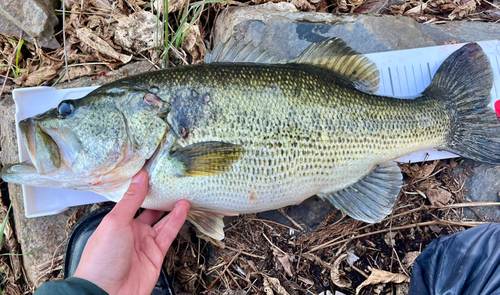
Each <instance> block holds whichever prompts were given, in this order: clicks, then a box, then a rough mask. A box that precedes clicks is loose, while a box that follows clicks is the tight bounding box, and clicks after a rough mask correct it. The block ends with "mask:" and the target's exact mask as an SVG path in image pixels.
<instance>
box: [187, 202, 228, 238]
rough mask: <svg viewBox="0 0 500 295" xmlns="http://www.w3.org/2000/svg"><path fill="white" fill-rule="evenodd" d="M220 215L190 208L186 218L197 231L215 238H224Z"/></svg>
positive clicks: (222, 222)
mask: <svg viewBox="0 0 500 295" xmlns="http://www.w3.org/2000/svg"><path fill="white" fill-rule="evenodd" d="M222 218H223V217H222V216H220V215H217V214H214V213H210V212H205V211H198V210H192V209H191V210H190V211H189V214H188V216H187V220H189V222H191V223H192V224H193V225H194V226H196V228H198V230H199V231H201V232H202V233H204V234H206V235H207V236H209V237H211V238H213V239H216V240H219V241H220V240H222V239H224V221H223V220H222Z"/></svg>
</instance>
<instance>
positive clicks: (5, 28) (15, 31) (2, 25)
mask: <svg viewBox="0 0 500 295" xmlns="http://www.w3.org/2000/svg"><path fill="white" fill-rule="evenodd" d="M0 32H1V33H2V34H5V35H7V36H13V37H19V36H20V35H21V32H22V30H21V29H20V28H19V27H17V26H16V25H14V24H12V23H11V22H9V21H8V20H7V18H6V17H4V16H3V15H0ZM23 39H24V40H26V41H28V42H30V43H34V42H33V37H31V36H29V35H27V34H24V35H23ZM38 46H40V47H43V48H50V49H58V48H59V47H61V44H59V42H57V40H56V38H54V37H52V39H49V40H47V41H43V42H41V43H38Z"/></svg>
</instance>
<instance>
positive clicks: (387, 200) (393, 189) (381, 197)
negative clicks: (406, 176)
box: [318, 162, 403, 223]
mask: <svg viewBox="0 0 500 295" xmlns="http://www.w3.org/2000/svg"><path fill="white" fill-rule="evenodd" d="M402 186H403V175H402V174H401V170H400V169H399V167H398V165H397V164H396V163H395V162H387V163H385V164H383V165H380V166H378V167H377V168H375V169H374V170H373V171H372V172H371V173H370V174H368V175H367V176H365V177H364V178H363V179H361V180H359V181H358V182H356V183H355V184H354V185H352V186H350V187H348V188H345V189H343V190H339V191H334V192H324V193H320V194H318V196H319V197H321V198H323V199H325V198H326V199H328V201H330V202H331V203H332V204H333V205H334V206H335V207H336V208H337V209H340V210H342V211H343V212H344V213H346V214H347V215H349V216H351V217H352V218H354V219H358V220H362V221H364V222H368V223H374V222H380V221H381V220H382V219H384V218H385V217H386V216H387V215H389V214H390V213H391V212H392V208H393V207H394V203H395V202H396V199H397V197H398V195H399V191H400V190H401V187H402Z"/></svg>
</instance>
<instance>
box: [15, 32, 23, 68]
mask: <svg viewBox="0 0 500 295" xmlns="http://www.w3.org/2000/svg"><path fill="white" fill-rule="evenodd" d="M23 44H24V39H23V40H21V41H20V43H19V45H18V46H17V54H16V71H17V72H16V74H17V76H19V57H20V56H21V49H22V47H23Z"/></svg>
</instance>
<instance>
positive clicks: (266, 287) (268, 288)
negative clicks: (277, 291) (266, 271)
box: [264, 278, 274, 295]
mask: <svg viewBox="0 0 500 295" xmlns="http://www.w3.org/2000/svg"><path fill="white" fill-rule="evenodd" d="M264 292H266V295H274V292H273V288H271V284H270V283H269V280H268V279H267V278H264Z"/></svg>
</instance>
